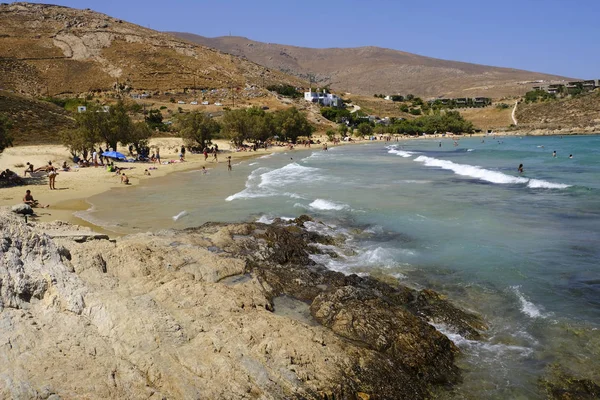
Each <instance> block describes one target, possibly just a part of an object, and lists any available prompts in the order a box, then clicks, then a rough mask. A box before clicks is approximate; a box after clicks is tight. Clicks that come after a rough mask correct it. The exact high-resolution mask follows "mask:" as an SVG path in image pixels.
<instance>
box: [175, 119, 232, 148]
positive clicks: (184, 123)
mask: <svg viewBox="0 0 600 400" xmlns="http://www.w3.org/2000/svg"><path fill="white" fill-rule="evenodd" d="M177 125H178V127H179V134H180V135H181V137H182V138H183V139H184V140H185V142H186V144H187V145H188V146H199V147H200V148H201V149H204V148H205V147H206V146H207V145H208V144H210V143H211V140H212V138H213V136H214V135H215V134H217V133H218V132H219V130H221V126H220V125H219V124H218V123H217V121H215V120H214V119H212V118H211V117H209V116H208V115H207V114H205V113H202V112H199V111H192V112H190V113H188V114H183V115H181V116H179V118H178V120H177Z"/></svg>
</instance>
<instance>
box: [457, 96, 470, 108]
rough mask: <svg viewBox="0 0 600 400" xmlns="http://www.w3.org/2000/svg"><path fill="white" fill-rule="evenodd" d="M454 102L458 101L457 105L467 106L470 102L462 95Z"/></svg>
mask: <svg viewBox="0 0 600 400" xmlns="http://www.w3.org/2000/svg"><path fill="white" fill-rule="evenodd" d="M454 102H455V103H456V105H457V106H466V105H467V103H468V100H467V98H466V97H461V98H458V99H455V100H454Z"/></svg>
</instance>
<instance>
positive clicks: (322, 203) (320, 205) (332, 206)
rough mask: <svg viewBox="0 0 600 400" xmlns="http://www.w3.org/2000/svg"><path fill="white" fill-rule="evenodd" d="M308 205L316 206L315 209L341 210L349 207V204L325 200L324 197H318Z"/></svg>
mask: <svg viewBox="0 0 600 400" xmlns="http://www.w3.org/2000/svg"><path fill="white" fill-rule="evenodd" d="M308 206H309V207H311V208H314V209H315V210H337V211H339V210H343V209H346V208H349V206H348V205H347V204H342V203H336V202H333V201H329V200H323V199H316V200H315V201H313V202H312V203H310V204H309V205H308Z"/></svg>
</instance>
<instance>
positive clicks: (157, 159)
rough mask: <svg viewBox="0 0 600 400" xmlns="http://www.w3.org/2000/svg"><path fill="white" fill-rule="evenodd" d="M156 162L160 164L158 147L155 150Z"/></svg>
mask: <svg viewBox="0 0 600 400" xmlns="http://www.w3.org/2000/svg"><path fill="white" fill-rule="evenodd" d="M156 161H158V163H159V164H160V149H159V148H158V147H157V148H156Z"/></svg>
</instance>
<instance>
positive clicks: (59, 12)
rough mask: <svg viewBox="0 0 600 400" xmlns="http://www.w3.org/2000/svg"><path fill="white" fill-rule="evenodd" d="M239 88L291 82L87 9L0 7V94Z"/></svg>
mask: <svg viewBox="0 0 600 400" xmlns="http://www.w3.org/2000/svg"><path fill="white" fill-rule="evenodd" d="M117 82H118V83H119V85H121V86H125V85H126V86H129V87H132V88H134V89H138V90H149V91H165V90H177V89H183V88H191V87H197V88H206V89H211V88H222V87H231V86H237V87H243V86H244V85H247V84H262V83H263V82H264V83H265V84H270V83H276V82H286V83H290V84H297V83H298V82H299V81H298V80H297V79H296V78H293V77H289V76H287V75H285V74H283V73H281V72H279V71H276V70H275V71H272V70H269V69H267V68H265V67H262V66H260V65H258V64H255V63H253V62H250V61H247V60H244V59H241V58H239V57H234V56H231V55H228V54H223V53H221V52H219V51H217V50H214V49H208V48H206V47H203V46H200V45H197V44H192V43H189V42H185V41H182V40H180V39H177V38H175V37H173V36H171V35H168V34H164V33H160V32H156V31H153V30H151V29H146V28H143V27H141V26H138V25H134V24H131V23H128V22H126V21H122V20H119V19H116V18H112V17H109V16H106V15H104V14H100V13H97V12H94V11H91V10H89V9H86V10H78V9H73V8H67V7H60V6H51V5H44V4H30V3H19V2H17V3H12V4H5V3H3V4H1V5H0V88H3V89H11V90H15V91H17V92H21V93H24V94H29V95H51V96H53V95H57V94H61V93H82V92H89V91H105V90H110V89H112V88H116V84H117Z"/></svg>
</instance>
